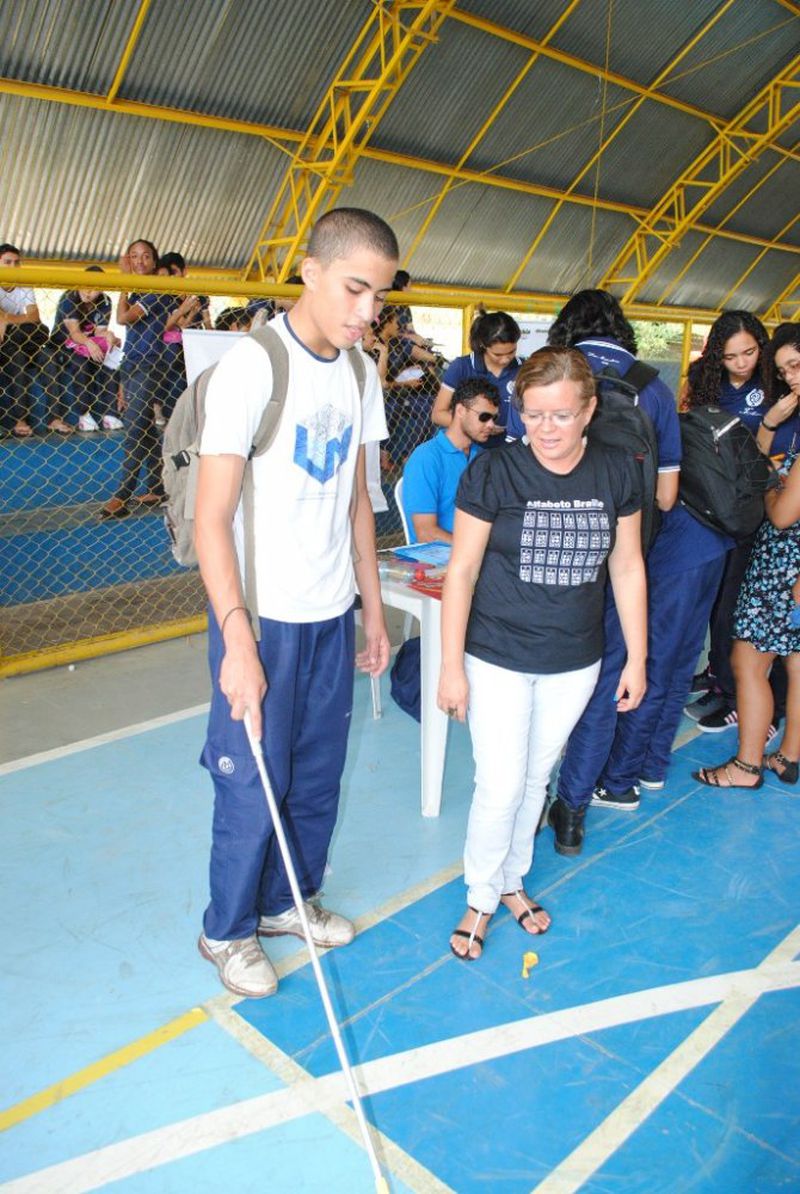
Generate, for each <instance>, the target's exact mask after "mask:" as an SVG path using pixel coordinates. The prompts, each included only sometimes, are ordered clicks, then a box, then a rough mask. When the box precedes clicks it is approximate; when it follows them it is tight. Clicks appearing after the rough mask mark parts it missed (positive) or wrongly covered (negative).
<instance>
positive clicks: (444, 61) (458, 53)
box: [375, 21, 530, 163]
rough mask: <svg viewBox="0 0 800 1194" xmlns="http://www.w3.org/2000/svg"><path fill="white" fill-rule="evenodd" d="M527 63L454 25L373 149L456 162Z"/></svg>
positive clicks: (523, 54)
mask: <svg viewBox="0 0 800 1194" xmlns="http://www.w3.org/2000/svg"><path fill="white" fill-rule="evenodd" d="M529 57H530V55H529V53H528V52H527V51H526V50H522V49H521V48H519V47H518V46H512V45H509V43H508V42H504V41H500V40H499V39H498V38H496V37H490V36H489V35H488V34H486V33H483V32H481V31H480V30H477V29H471V28H469V27H468V26H466V25H461V24H459V23H458V22H457V21H454V22H450V23H449V24H448V25H447V29H446V36H443V37H441V38H440V39H439V41H438V42H437V43H436V44H435V45H433V46H431V47H430V49H428V50H427V51H426V52H425V54H423V56H422V58H421V59H420V61H419V63H418V64H417V66H416V67H415V69H414V70H413V71H412V72H411V75H410V76H409V78H408V79H407V80H406V82H405V84H404V86H403V89H402V91H401V92H400V94H399V95H398V96H397V98H396V99H395V100H394V102H393V104H392V106H391V108H390V109H389V111H388V112H387V114H386V116H385V117H384V119H383V120H382V121H381V125H380V128H379V130H378V132H377V134H376V137H375V144H376V145H380V146H381V147H382V148H386V149H393V150H395V151H396V152H398V153H409V154H414V155H415V156H417V157H426V158H432V159H433V160H434V161H442V162H453V163H454V162H457V161H459V160H460V158H461V156H462V154H463V153H464V152H465V151H466V150H467V148H468V147H469V144H470V142H471V140H472V138H473V137H474V136H475V134H476V132H477V131H478V129H479V128H480V127H481V125H482V124H483V123H484V121H485V120H486V119H487V117H488V116H489V115H490V113H491V111H492V109H493V108H494V107H495V105H496V104H497V103H498V102H499V101H500V99H501V98H502V95H503V93H504V91H505V90H506V88H507V87H508V85H509V84H510V83H511V81H512V80H513V79H514V77H515V75H516V74H517V72H518V71H519V70H520V69H521V67H522V66H523V65H524V63H525V62H526V61H527V59H528V58H529Z"/></svg>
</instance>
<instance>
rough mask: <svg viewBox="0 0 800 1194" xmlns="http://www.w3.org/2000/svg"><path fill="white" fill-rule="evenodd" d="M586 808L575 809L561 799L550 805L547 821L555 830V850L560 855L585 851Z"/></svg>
mask: <svg viewBox="0 0 800 1194" xmlns="http://www.w3.org/2000/svg"><path fill="white" fill-rule="evenodd" d="M585 816H586V808H585V807H584V808H573V807H572V805H571V804H567V802H566V801H565V800H562V799H561V797H560V796H559V797H557V798H556V799H555V800H554V801H553V803H552V804H551V805H550V809H549V812H548V814H547V821H548V824H549V825H552V827H553V829H554V830H555V843H554V844H555V848H556V852H557V853H558V854H567V855H574V854H580V852H581V850H582V849H583V834H584V827H583V821H584V818H585Z"/></svg>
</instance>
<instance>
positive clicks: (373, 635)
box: [356, 616, 390, 677]
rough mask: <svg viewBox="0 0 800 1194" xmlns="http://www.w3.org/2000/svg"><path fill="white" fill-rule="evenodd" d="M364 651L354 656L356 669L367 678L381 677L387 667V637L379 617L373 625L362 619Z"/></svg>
mask: <svg viewBox="0 0 800 1194" xmlns="http://www.w3.org/2000/svg"><path fill="white" fill-rule="evenodd" d="M364 639H365V643H364V649H363V651H359V652H358V654H357V655H356V667H357V668H358V670H359V671H360V672H366V674H367V675H368V676H372V677H377V676H382V675H383V673H384V672H385V671H386V669H387V667H388V666H389V657H390V647H389V636H388V634H387V633H386V623H385V622H384V620H383V618H382V617H381V618H380V619H379V620H377V621H375V622H374V623H373V622H372V621H371V620H369V619H367V617H366V616H365V617H364Z"/></svg>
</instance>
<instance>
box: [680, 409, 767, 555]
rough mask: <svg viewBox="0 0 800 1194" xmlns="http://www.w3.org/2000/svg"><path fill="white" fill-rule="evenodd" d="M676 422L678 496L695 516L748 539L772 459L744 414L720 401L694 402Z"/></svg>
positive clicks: (760, 514)
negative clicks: (726, 408) (680, 454)
mask: <svg viewBox="0 0 800 1194" xmlns="http://www.w3.org/2000/svg"><path fill="white" fill-rule="evenodd" d="M680 422H681V442H682V444H683V459H682V461H681V479H680V487H679V490H678V493H679V496H680V500H681V501H682V502H683V504H684V506H686V507H687V508H688V510H689V511H690V512H691V513H692V514H693V515H694V517H695V518H696V519H697V520H698V522H702V523H703V524H704V525H705V526H707V527H711V528H712V529H713V530H715V531H723V532H724V533H725V534H726V535H732V536H733V538H734V539H746V538H747V537H748V535H752V534H753V533H754V532H755V531H756V530H757V529H758V527H759V526H760V524H761V522H762V520H763V518H764V494H765V492H766V490H767V489H768V488H769V486H770V484H771V483H774V482H773V480H772V479H773V477H774V476H775V469H774V467H773V465H772V462H771V461H770V460H769V458H768V457H767V456H764V455H763V453H761V452H760V451H759V448H758V444H757V443H756V441H755V438H754V437H753V435H752V434H751V432H750V431H748V429H747V427H745V425H744V423H743V422H742V420H741V419H740V418H738V417H737V416H736V415H733V414H731V413H730V412H729V411H724V410H721V409H720V407H718V406H696V407H694V408H693V409H692V410H688V411H686V412H685V413H684V414H682V415H681V416H680Z"/></svg>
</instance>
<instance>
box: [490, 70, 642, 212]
mask: <svg viewBox="0 0 800 1194" xmlns="http://www.w3.org/2000/svg"><path fill="white" fill-rule="evenodd" d="M554 95H561V96H563V97H564V102H563V103H561V104H559V105H556V104H554V103H553V96H554ZM567 97H568V98H567ZM630 99H631V96H630V92H623V91H621V90H620V89H619V88H616V87H613V86H612V87H609V88H608V90H607V93H606V105H605V121H603V107H604V105H603V90H602V87H601V85H600V84H599V82H598V80H597V79H593V78H592V77H591V76H590V75H584V74H577V73H576V72H575V71H573V70H570V69H569V67H566V66H563V65H562V64H561V63H559V62H553V61H552V60H551V59H547V58H540V59H539V60H538V61H537V62H536V64H535V65H534V67H533V68H532V70H531V71H530V73H529V74H528V75H527V77H526V78H525V80H524V81H523V83H522V84H521V85H520V86H519V88H518V89H517V91H516V93H515V95H514V97H513V100H512V102H511V103H510V104H509V105H508V106H507V107H506V109H505V110H504V111H503V112H501V113H500V115H499V117H498V119H497V120H496V121H495V123H494V124H493V125H492V127H491V128H490V129H489V130H488V133H487V135H486V136H485V137H484V138H483V140H482V141H481V143H480V145H479V146H478V147H477V148H476V150H475V152H474V153H473V155H472V158H471V160H470V165H471V166H472V168H473V169H478V170H487V169H491V168H493V167H496V166H500V167H501V168H500V173H502V174H507V175H509V176H510V177H512V178H518V179H524V180H526V181H536V182H539V183H544V184H546V185H548V186H554V187H566V186H569V184H570V183H571V182H572V180H573V178H574V177H575V175H576V174H577V173H578V172H579V171H580V170H581V168H582V167H583V166H584V165H585V164H586V163H587V162H588V161H589V160H590V158H591V157H592V155H593V154H594V152H595V151H596V149H597V147H598V144H599V136H600V126H601V123H602V124H603V125H604V128H605V130H606V133H609V132H610V131H611V129H613V127H614V124H615V123H616V122H617V121H618V120H619V119H620V118H621V116H622V114H623V113H624V112H625V111H626V110H627V105H628V102H629V101H630ZM619 105H623V106H622V107H620V106H619ZM612 108H613V109H614V110H613V111H610V109H612ZM582 189H583V190H584V191H585V192H586V191H588V192H589V193H591V186H589V187H584V188H582Z"/></svg>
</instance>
